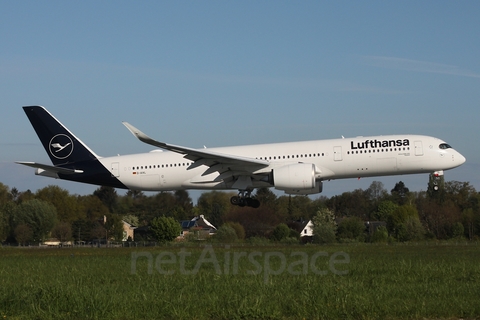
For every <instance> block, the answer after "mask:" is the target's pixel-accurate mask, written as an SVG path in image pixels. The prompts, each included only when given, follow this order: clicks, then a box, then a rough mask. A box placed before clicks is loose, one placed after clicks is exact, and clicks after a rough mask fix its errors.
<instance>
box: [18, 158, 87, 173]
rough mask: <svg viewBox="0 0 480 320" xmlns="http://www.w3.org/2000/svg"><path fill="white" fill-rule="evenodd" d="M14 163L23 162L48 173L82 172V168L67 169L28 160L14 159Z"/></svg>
mask: <svg viewBox="0 0 480 320" xmlns="http://www.w3.org/2000/svg"><path fill="white" fill-rule="evenodd" d="M15 163H18V164H23V165H24V166H28V167H32V168H37V169H42V170H45V171H48V172H50V173H61V174H76V173H83V170H75V169H68V168H62V167H55V166H51V165H48V164H41V163H36V162H28V161H16V162H15Z"/></svg>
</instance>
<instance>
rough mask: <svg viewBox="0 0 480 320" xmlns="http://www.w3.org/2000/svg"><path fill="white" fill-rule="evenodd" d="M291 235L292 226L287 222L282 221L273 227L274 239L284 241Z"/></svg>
mask: <svg viewBox="0 0 480 320" xmlns="http://www.w3.org/2000/svg"><path fill="white" fill-rule="evenodd" d="M289 235H290V228H289V227H288V226H287V225H286V224H285V223H280V224H279V225H277V226H276V227H275V229H273V232H272V240H274V241H282V240H283V239H285V238H287V237H288V236H289Z"/></svg>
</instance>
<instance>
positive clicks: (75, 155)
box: [23, 106, 98, 166]
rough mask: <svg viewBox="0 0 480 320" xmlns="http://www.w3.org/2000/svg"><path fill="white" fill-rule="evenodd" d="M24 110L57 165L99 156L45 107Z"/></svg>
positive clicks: (31, 107)
mask: <svg viewBox="0 0 480 320" xmlns="http://www.w3.org/2000/svg"><path fill="white" fill-rule="evenodd" d="M23 110H24V111H25V113H26V114H27V117H28V119H29V120H30V122H31V124H32V126H33V128H34V129H35V132H36V133H37V135H38V137H39V138H40V141H41V142H42V145H43V147H44V148H45V151H47V154H48V156H49V157H50V159H51V160H52V162H53V164H54V165H55V166H57V165H68V164H72V163H75V162H81V161H89V160H95V159H97V158H98V156H97V155H96V154H95V153H94V152H93V151H92V150H90V148H88V147H87V146H86V145H85V144H84V143H83V142H82V141H80V139H78V138H77V137H75V135H74V134H73V133H71V132H70V131H69V130H68V129H67V128H66V127H65V126H64V125H62V124H61V123H60V121H58V120H57V119H55V117H54V116H53V115H52V114H51V113H50V112H48V111H47V110H46V109H45V108H44V107H41V106H30V107H23Z"/></svg>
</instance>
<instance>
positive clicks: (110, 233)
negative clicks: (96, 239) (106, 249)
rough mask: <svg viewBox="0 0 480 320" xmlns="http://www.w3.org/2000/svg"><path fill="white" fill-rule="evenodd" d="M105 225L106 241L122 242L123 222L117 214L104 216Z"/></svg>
mask: <svg viewBox="0 0 480 320" xmlns="http://www.w3.org/2000/svg"><path fill="white" fill-rule="evenodd" d="M106 218H107V219H106V221H105V225H104V226H103V227H104V228H105V230H106V231H107V239H113V240H116V241H122V239H123V222H122V218H121V217H120V216H119V215H118V214H114V213H109V214H107V215H106Z"/></svg>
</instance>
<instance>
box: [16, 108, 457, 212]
mask: <svg viewBox="0 0 480 320" xmlns="http://www.w3.org/2000/svg"><path fill="white" fill-rule="evenodd" d="M23 110H24V111H25V113H26V115H27V117H28V119H29V120H30V122H31V124H32V126H33V128H34V130H35V131H36V133H37V135H38V137H39V139H40V141H41V143H42V145H43V147H44V148H45V150H46V152H47V154H48V155H49V157H50V159H51V161H52V163H53V165H49V164H41V163H36V162H26V161H17V162H16V163H19V164H22V165H26V166H29V167H33V168H36V172H35V174H36V175H40V176H45V177H51V178H57V179H65V180H70V181H76V182H82V183H89V184H94V185H100V186H110V187H114V188H122V189H130V190H140V191H174V190H186V189H199V190H201V189H204V190H214V189H219V190H238V196H233V197H231V199H230V202H231V203H232V204H233V205H238V206H242V207H243V206H249V207H254V208H258V207H259V206H260V202H259V201H258V200H257V199H256V198H255V197H252V191H253V190H254V189H255V188H261V187H273V188H275V189H277V190H281V191H284V192H285V193H286V194H294V195H309V194H316V193H321V192H322V190H323V182H324V181H330V180H334V179H347V178H362V177H376V176H390V175H403V174H419V173H434V174H435V175H436V176H441V175H443V172H444V170H448V169H452V168H455V167H458V166H460V165H462V164H463V163H464V162H465V161H466V159H465V157H464V156H462V155H461V154H460V153H459V152H457V151H456V150H454V149H453V148H452V147H451V146H450V145H449V144H447V143H446V142H445V141H443V140H440V139H438V138H434V137H429V136H423V135H411V134H403V135H385V136H371V137H355V138H344V137H342V138H340V139H329V140H316V141H300V142H286V143H272V144H258V145H245V146H235V147H223V148H205V147H204V148H202V149H193V148H188V147H182V146H177V145H173V144H168V143H165V142H160V141H157V140H154V139H152V138H150V137H149V136H147V135H146V134H145V133H143V132H142V131H140V130H139V129H137V128H136V127H134V126H132V125H131V124H129V123H127V122H123V124H124V125H125V126H126V127H127V129H128V130H129V131H130V132H131V133H132V134H133V135H134V136H135V137H136V138H137V139H139V140H140V141H142V142H144V143H146V144H149V145H152V146H155V147H157V148H160V149H155V150H153V151H151V152H149V153H141V154H132V155H123V156H120V155H118V156H113V157H100V156H98V155H97V154H96V153H95V152H93V151H92V150H91V149H90V148H89V147H88V146H87V145H86V144H84V143H83V142H82V141H81V140H80V139H79V138H77V137H76V136H75V135H74V134H73V133H72V132H70V131H69V130H68V129H67V128H66V127H65V126H64V125H62V124H61V123H60V122H59V121H58V120H57V119H56V118H55V117H54V116H53V115H52V114H51V113H50V112H48V111H47V110H46V109H45V108H44V107H42V106H27V107H23Z"/></svg>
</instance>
